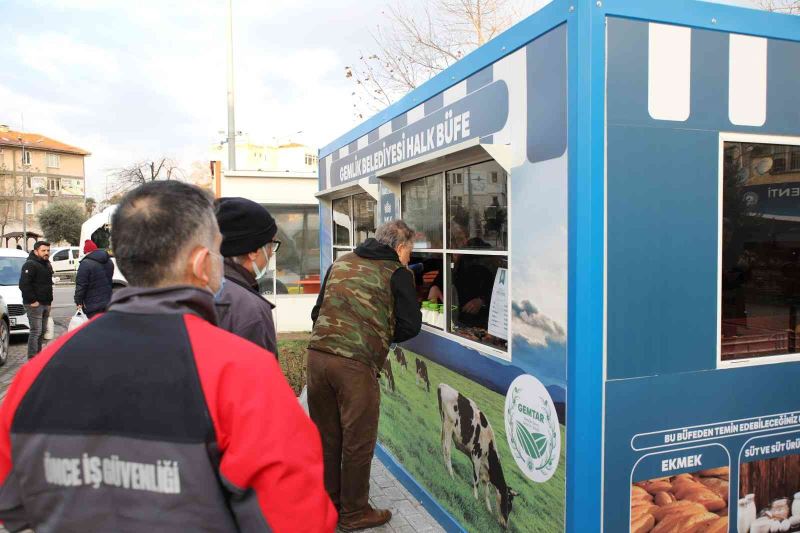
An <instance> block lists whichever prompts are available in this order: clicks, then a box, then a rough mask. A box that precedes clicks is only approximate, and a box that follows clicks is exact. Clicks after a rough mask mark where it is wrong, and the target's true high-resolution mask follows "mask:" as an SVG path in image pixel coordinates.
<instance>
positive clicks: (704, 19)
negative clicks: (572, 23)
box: [592, 0, 800, 41]
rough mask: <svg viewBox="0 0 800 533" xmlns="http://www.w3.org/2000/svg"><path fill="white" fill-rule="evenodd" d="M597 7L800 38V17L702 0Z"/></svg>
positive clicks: (631, 0) (625, 1)
mask: <svg viewBox="0 0 800 533" xmlns="http://www.w3.org/2000/svg"><path fill="white" fill-rule="evenodd" d="M592 4H595V3H594V2H592ZM597 9H598V11H602V12H604V13H605V14H607V15H610V16H621V17H626V18H632V19H640V20H647V21H650V22H662V23H665V24H680V25H684V26H692V27H695V28H706V29H709V30H715V31H723V32H732V33H742V34H746V35H758V36H761V37H772V38H775V39H787V40H792V41H798V40H800V17H794V16H790V15H780V14H776V13H767V12H765V11H758V10H754V9H745V8H741V7H734V6H728V5H724V4H717V3H711V2H704V1H698V0H669V1H668V2H665V1H659V0H604V1H603V2H601V7H599V8H597Z"/></svg>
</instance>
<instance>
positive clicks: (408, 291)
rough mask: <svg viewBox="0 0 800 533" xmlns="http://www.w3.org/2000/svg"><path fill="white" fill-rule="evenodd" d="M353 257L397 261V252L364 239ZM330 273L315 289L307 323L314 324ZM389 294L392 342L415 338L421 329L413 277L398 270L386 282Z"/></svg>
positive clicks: (402, 269) (404, 269)
mask: <svg viewBox="0 0 800 533" xmlns="http://www.w3.org/2000/svg"><path fill="white" fill-rule="evenodd" d="M354 251H355V253H356V255H358V256H359V257H363V258H364V259H384V260H394V261H398V257H397V252H395V251H394V250H393V249H392V248H391V247H389V246H387V245H385V244H382V243H380V242H378V241H376V240H375V239H367V240H366V241H364V242H363V243H362V244H360V245H359V246H358V247H357V248H356V249H355V250H354ZM330 273H331V269H330V267H329V268H328V272H326V273H325V280H324V281H323V282H322V287H320V289H319V296H317V303H316V305H314V308H313V309H312V310H311V320H312V321H314V322H316V321H317V317H318V316H319V310H320V308H321V307H322V300H323V299H324V295H325V285H326V284H327V283H328V276H329V275H330ZM390 285H391V289H392V294H393V295H394V316H395V328H394V337H393V338H392V342H403V341H407V340H408V339H411V338H413V337H416V336H417V335H418V334H419V331H420V329H421V328H422V313H421V312H420V304H419V302H418V301H417V291H416V288H415V287H414V274H412V273H411V271H410V270H409V269H407V268H400V269H398V270H397V271H396V272H395V273H394V274H392V279H391V280H390Z"/></svg>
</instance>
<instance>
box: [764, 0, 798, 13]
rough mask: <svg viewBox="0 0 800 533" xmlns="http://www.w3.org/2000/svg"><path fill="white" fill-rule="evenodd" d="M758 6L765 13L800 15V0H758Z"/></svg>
mask: <svg viewBox="0 0 800 533" xmlns="http://www.w3.org/2000/svg"><path fill="white" fill-rule="evenodd" d="M759 5H760V6H761V8H762V9H766V10H767V11H775V12H777V13H786V14H789V15H800V0H759Z"/></svg>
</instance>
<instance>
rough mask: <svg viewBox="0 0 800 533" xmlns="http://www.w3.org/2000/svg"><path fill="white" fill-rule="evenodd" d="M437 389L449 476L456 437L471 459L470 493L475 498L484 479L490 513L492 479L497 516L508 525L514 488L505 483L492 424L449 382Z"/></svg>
mask: <svg viewBox="0 0 800 533" xmlns="http://www.w3.org/2000/svg"><path fill="white" fill-rule="evenodd" d="M436 392H437V395H438V398H439V414H440V416H441V417H442V453H443V455H444V464H445V467H446V468H447V471H448V472H449V474H450V477H451V478H452V477H454V474H453V464H452V459H451V455H450V452H451V447H452V444H453V441H455V444H456V448H457V449H458V450H459V451H461V452H462V453H464V454H465V455H467V457H469V458H470V459H471V460H472V494H473V495H474V496H475V499H476V500H477V499H478V485H479V483H483V485H484V489H485V493H486V509H488V510H489V513H490V514H491V513H492V505H491V502H490V500H489V490H490V489H489V484H490V483H491V484H492V485H493V486H494V488H495V500H496V504H497V520H498V522H500V525H501V526H503V527H504V528H506V529H507V528H508V515H509V514H511V504H512V502H513V501H514V496H517V492H516V491H514V490H513V489H512V488H511V487H509V486H508V485H506V480H505V477H504V476H503V467H502V465H501V464H500V457H499V455H498V452H497V444H496V443H495V439H494V431H493V430H492V425H491V424H489V420H487V419H486V416H485V415H484V414H483V413H482V412H481V410H480V409H478V406H477V405H476V404H475V402H473V401H472V400H470V399H469V398H467V397H466V396H464V395H463V394H461V393H460V392H458V391H457V390H455V389H454V388H453V387H451V386H450V385H446V384H444V383H440V384H439V387H438V389H437V391H436Z"/></svg>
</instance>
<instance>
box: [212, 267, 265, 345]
mask: <svg viewBox="0 0 800 533" xmlns="http://www.w3.org/2000/svg"><path fill="white" fill-rule="evenodd" d="M225 280H226V283H225V287H224V288H223V289H222V294H221V295H220V297H219V300H218V301H217V303H216V307H217V316H218V317H219V327H221V328H222V329H224V330H226V331H230V332H231V333H233V334H234V335H238V336H239V337H242V338H243V339H247V340H249V341H250V342H253V343H255V344H257V345H259V346H261V347H262V348H264V349H265V350H268V351H270V352H272V353H273V354H275V357H277V356H278V343H277V339H276V337H275V322H274V321H273V319H272V308H273V307H275V306H274V305H272V304H271V303H270V302H268V301H267V300H266V299H265V298H264V297H263V296H261V293H259V292H258V282H257V281H256V278H255V277H254V276H253V275H252V274H251V273H250V272H249V271H248V270H247V269H245V268H244V267H242V266H241V265H238V264H236V263H235V262H234V261H233V259H230V258H228V259H225Z"/></svg>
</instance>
